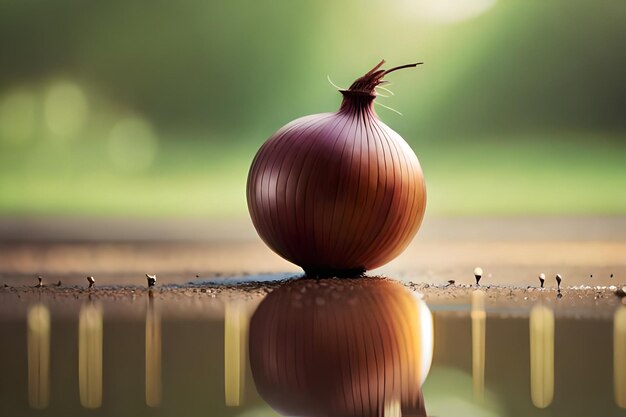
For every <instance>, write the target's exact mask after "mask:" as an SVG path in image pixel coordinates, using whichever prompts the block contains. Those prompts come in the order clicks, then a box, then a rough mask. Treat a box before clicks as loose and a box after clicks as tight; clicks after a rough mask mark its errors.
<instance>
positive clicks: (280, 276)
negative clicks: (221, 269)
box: [188, 272, 303, 287]
mask: <svg viewBox="0 0 626 417" xmlns="http://www.w3.org/2000/svg"><path fill="white" fill-rule="evenodd" d="M302 277H303V274H302V273H297V272H278V273H268V274H252V275H236V276H228V277H212V278H197V279H194V280H193V281H189V283H188V284H189V285H194V286H209V287H237V286H240V285H249V284H279V283H282V282H287V281H290V280H294V279H298V278H302Z"/></svg>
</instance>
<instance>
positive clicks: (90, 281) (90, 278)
mask: <svg viewBox="0 0 626 417" xmlns="http://www.w3.org/2000/svg"><path fill="white" fill-rule="evenodd" d="M87 282H89V288H92V287H93V285H94V284H95V283H96V280H95V279H93V277H87Z"/></svg>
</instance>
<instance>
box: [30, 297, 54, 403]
mask: <svg viewBox="0 0 626 417" xmlns="http://www.w3.org/2000/svg"><path fill="white" fill-rule="evenodd" d="M27 326H28V403H29V404H30V406H31V407H32V408H36V409H44V408H46V407H47V406H48V403H49V401H50V311H49V310H48V308H47V307H46V306H44V305H42V304H36V305H34V306H32V307H31V308H30V309H29V310H28V315H27Z"/></svg>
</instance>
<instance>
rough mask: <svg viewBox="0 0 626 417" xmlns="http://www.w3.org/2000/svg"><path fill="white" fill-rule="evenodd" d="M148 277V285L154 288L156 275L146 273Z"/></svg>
mask: <svg viewBox="0 0 626 417" xmlns="http://www.w3.org/2000/svg"><path fill="white" fill-rule="evenodd" d="M146 278H147V279H148V287H149V288H152V287H154V286H155V285H156V275H149V274H146Z"/></svg>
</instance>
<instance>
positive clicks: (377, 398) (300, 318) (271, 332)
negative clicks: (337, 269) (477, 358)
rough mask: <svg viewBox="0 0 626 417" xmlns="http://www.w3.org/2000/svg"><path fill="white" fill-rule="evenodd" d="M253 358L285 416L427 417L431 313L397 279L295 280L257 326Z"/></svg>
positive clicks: (256, 373)
mask: <svg viewBox="0 0 626 417" xmlns="http://www.w3.org/2000/svg"><path fill="white" fill-rule="evenodd" d="M364 312H367V314H364ZM249 352H250V368H251V371H252V376H253V379H254V382H255V385H256V388H257V391H258V393H259V394H260V395H261V397H262V398H263V399H264V400H265V401H266V402H267V403H268V404H269V405H270V406H271V407H272V408H273V409H274V410H276V411H277V412H278V413H280V414H281V415H286V416H308V417H322V416H324V417H327V416H342V417H351V416H355V417H356V416H359V417H365V416H382V415H403V416H426V411H425V405H424V399H423V397H422V392H421V385H422V384H423V383H424V380H425V379H426V376H427V375H428V372H429V369H430V365H431V361H432V355H433V319H432V314H431V313H430V311H429V310H428V307H427V306H426V304H425V303H424V301H422V300H420V299H419V298H417V297H415V295H414V294H413V293H411V292H410V291H408V290H407V289H406V288H404V287H403V286H402V285H400V284H398V283H394V282H393V281H389V280H386V279H380V278H361V279H358V280H356V279H345V280H319V281H318V280H313V279H300V280H294V281H290V282H288V283H287V284H285V285H283V286H282V287H280V288H278V289H276V290H274V291H273V292H272V293H270V294H269V295H268V296H267V297H265V299H264V300H263V301H262V302H261V304H260V305H259V306H258V308H257V310H256V311H255V313H254V314H253V316H252V318H251V319H250V332H249ZM384 410H387V411H388V412H383V411H384ZM390 410H395V412H392V411H390ZM400 410H401V411H402V414H400V413H399V411H400Z"/></svg>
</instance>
